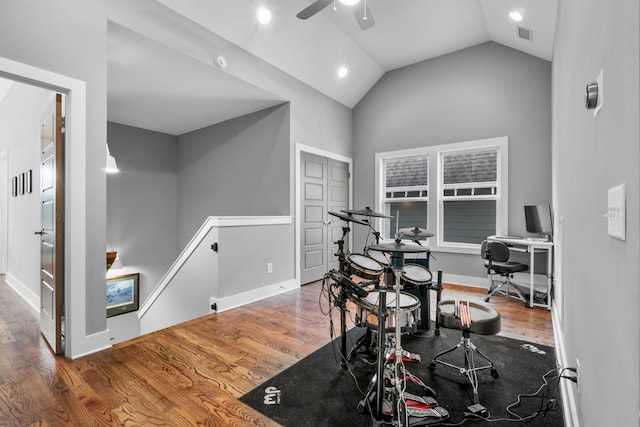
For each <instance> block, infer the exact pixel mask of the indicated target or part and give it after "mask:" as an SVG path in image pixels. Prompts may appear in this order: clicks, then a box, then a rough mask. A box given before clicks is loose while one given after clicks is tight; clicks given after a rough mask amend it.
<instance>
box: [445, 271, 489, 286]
mask: <svg viewBox="0 0 640 427" xmlns="http://www.w3.org/2000/svg"><path fill="white" fill-rule="evenodd" d="M434 276H435V275H434ZM434 279H435V277H434ZM442 281H443V282H444V283H451V284H452V285H461V286H470V287H473V288H482V289H489V279H488V278H487V277H474V276H462V275H459V274H447V273H443V274H442Z"/></svg>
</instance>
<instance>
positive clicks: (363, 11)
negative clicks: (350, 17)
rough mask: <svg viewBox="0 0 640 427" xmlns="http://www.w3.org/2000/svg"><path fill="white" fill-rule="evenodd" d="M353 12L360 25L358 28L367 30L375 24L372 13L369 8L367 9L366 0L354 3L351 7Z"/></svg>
mask: <svg viewBox="0 0 640 427" xmlns="http://www.w3.org/2000/svg"><path fill="white" fill-rule="evenodd" d="M353 14H354V15H355V17H356V20H357V21H358V25H360V29H361V30H362V31H364V30H368V29H369V28H371V27H373V26H374V25H376V21H375V20H374V19H373V15H372V14H371V10H370V9H369V6H368V5H367V2H362V3H361V4H359V5H356V6H355V7H354V8H353ZM365 18H366V19H365Z"/></svg>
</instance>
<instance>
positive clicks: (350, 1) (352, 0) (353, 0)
mask: <svg viewBox="0 0 640 427" xmlns="http://www.w3.org/2000/svg"><path fill="white" fill-rule="evenodd" d="M340 3H342V4H346V5H347V6H353V5H354V4H356V3H360V0H340Z"/></svg>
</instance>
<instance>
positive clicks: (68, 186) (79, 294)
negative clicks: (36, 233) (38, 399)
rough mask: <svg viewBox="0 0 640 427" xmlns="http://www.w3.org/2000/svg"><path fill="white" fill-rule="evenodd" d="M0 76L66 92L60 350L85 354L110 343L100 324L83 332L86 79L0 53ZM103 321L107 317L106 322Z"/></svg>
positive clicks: (85, 314)
mask: <svg viewBox="0 0 640 427" xmlns="http://www.w3.org/2000/svg"><path fill="white" fill-rule="evenodd" d="M0 76H2V77H5V78H8V79H11V80H16V81H20V82H23V83H26V84H30V85H35V86H39V87H42V88H45V89H49V90H53V91H56V92H60V93H63V94H65V95H66V97H67V108H66V113H67V114H66V117H67V120H66V132H65V151H66V153H67V154H66V171H65V173H66V175H65V224H66V230H65V265H64V271H65V283H64V293H65V295H64V297H65V307H66V312H65V329H66V337H65V339H66V342H65V355H66V356H67V357H70V358H75V357H78V356H79V355H80V354H88V353H90V352H93V351H97V350H98V349H101V348H104V347H107V346H108V345H109V333H108V331H107V330H106V329H105V330H104V331H101V332H99V333H96V334H92V335H86V329H87V313H86V295H87V288H86V287H87V284H86V283H87V268H86V266H87V261H86V253H87V248H86V229H87V228H86V224H87V206H86V177H87V176H86V167H87V165H86V157H87V156H86V153H87V119H86V116H87V90H86V83H85V82H84V81H81V80H77V79H74V78H71V77H67V76H63V75H61V74H57V73H54V72H51V71H47V70H43V69H41V68H37V67H33V66H31V65H27V64H23V63H20V62H16V61H12V60H10V59H7V58H2V57H0ZM105 326H106V322H105Z"/></svg>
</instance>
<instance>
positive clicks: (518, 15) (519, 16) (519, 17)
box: [509, 10, 524, 22]
mask: <svg viewBox="0 0 640 427" xmlns="http://www.w3.org/2000/svg"><path fill="white" fill-rule="evenodd" d="M509 18H511V19H513V20H514V21H516V22H521V21H522V20H523V19H524V16H522V12H520V11H517V10H512V11H511V12H509Z"/></svg>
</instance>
